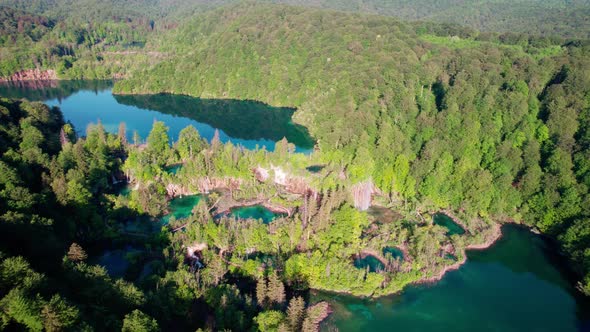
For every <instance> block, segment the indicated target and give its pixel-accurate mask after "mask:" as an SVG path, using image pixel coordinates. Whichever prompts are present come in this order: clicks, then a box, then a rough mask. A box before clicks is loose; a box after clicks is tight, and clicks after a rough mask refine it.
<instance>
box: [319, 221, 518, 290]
mask: <svg viewBox="0 0 590 332" xmlns="http://www.w3.org/2000/svg"><path fill="white" fill-rule="evenodd" d="M505 224H515V225H519V224H517V223H514V222H506V223H494V225H493V226H492V233H491V237H490V238H488V239H486V240H485V241H484V242H483V243H474V244H469V245H467V246H465V248H464V249H463V259H461V260H460V261H457V262H455V263H453V264H451V265H446V266H445V267H443V268H442V269H441V270H440V271H439V272H438V273H437V274H435V275H434V276H431V277H422V278H419V279H417V280H415V281H411V282H408V283H407V284H405V285H403V286H401V288H400V289H399V290H396V291H394V292H390V293H383V294H379V295H375V292H373V293H371V294H370V295H366V296H365V295H355V294H353V293H352V292H350V291H333V290H327V289H321V288H311V287H310V290H313V291H320V292H326V293H332V294H342V295H347V296H353V297H356V298H367V299H378V298H383V297H387V296H392V295H396V294H399V293H401V292H403V290H404V289H405V288H406V287H407V286H408V285H421V284H432V283H436V282H438V281H440V280H441V279H442V278H443V277H444V276H445V275H446V274H447V273H448V272H451V271H455V270H458V269H459V268H460V267H461V266H462V265H463V264H465V263H466V262H467V251H468V250H485V249H488V248H490V247H491V246H493V245H494V244H495V243H496V242H497V241H498V240H500V239H501V238H502V226H503V225H505Z"/></svg>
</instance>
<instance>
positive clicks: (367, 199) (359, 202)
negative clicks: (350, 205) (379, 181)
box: [351, 180, 378, 211]
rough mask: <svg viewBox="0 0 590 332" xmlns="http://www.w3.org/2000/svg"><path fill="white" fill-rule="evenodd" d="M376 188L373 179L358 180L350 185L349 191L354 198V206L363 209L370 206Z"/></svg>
mask: <svg viewBox="0 0 590 332" xmlns="http://www.w3.org/2000/svg"><path fill="white" fill-rule="evenodd" d="M377 192H378V191H377V188H376V187H375V185H374V184H373V180H367V181H363V182H359V183H357V184H355V185H354V186H352V189H351V193H352V197H353V199H354V207H355V208H357V209H359V210H361V211H365V210H367V209H368V208H369V206H371V201H372V199H373V194H376V193H377Z"/></svg>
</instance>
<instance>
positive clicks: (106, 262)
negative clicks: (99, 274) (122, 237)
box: [93, 246, 141, 278]
mask: <svg viewBox="0 0 590 332" xmlns="http://www.w3.org/2000/svg"><path fill="white" fill-rule="evenodd" d="M138 254H141V251H140V250H138V249H136V248H133V247H132V246H126V247H125V248H123V249H112V250H106V251H104V252H103V253H102V254H101V255H100V256H99V257H97V258H96V259H95V261H94V262H93V263H94V264H97V265H101V266H103V267H104V268H105V269H106V270H107V272H108V274H109V275H110V276H111V277H113V278H122V277H124V276H125V272H127V269H128V268H129V266H130V264H131V260H132V257H133V255H138Z"/></svg>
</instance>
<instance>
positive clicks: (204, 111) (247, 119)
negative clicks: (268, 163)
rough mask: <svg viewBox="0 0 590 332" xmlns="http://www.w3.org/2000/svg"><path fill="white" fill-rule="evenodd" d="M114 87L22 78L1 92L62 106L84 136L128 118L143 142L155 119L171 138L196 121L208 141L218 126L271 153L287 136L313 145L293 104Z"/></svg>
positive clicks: (237, 140) (225, 137) (225, 136)
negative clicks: (133, 92) (116, 91)
mask: <svg viewBox="0 0 590 332" xmlns="http://www.w3.org/2000/svg"><path fill="white" fill-rule="evenodd" d="M112 85H113V83H112V82H110V81H51V82H21V83H19V84H2V85H0V96H2V97H9V98H26V99H28V100H31V101H41V102H44V103H46V104H48V105H50V106H58V107H60V109H61V110H62V112H63V114H64V118H65V120H66V121H69V122H71V123H72V124H73V125H74V127H75V128H76V131H77V132H78V134H79V135H84V133H85V131H86V127H87V126H88V125H89V124H91V123H97V122H98V121H100V122H101V123H102V124H103V125H104V127H105V129H106V130H107V131H108V132H111V133H117V132H118V128H119V124H120V123H121V122H124V123H125V124H126V127H127V138H128V140H129V141H130V142H131V141H133V133H134V131H137V133H138V134H139V136H140V138H141V140H142V141H144V140H145V139H146V138H147V136H148V134H149V132H150V130H151V128H152V124H153V122H154V121H155V120H158V121H163V122H164V123H166V125H167V126H168V127H169V128H170V131H169V135H170V138H171V140H172V141H176V140H177V139H178V135H179V133H180V131H181V130H182V129H184V128H185V127H187V126H189V125H192V126H194V127H195V128H196V129H197V130H198V131H199V134H200V135H201V136H202V137H204V138H205V139H207V140H208V141H211V139H212V138H213V135H214V134H215V130H216V129H217V130H219V137H220V139H221V141H222V142H224V143H225V142H227V141H231V142H232V143H233V144H235V145H241V146H243V147H244V148H246V149H251V150H252V149H255V148H256V147H259V148H263V147H264V148H265V149H266V150H268V151H272V150H274V145H275V142H276V141H279V140H281V139H282V138H283V137H286V138H287V140H288V141H289V142H291V143H293V144H295V146H296V151H297V152H303V153H309V152H311V150H312V149H313V146H314V141H313V139H312V138H311V137H310V136H309V134H308V133H307V130H306V129H305V127H302V126H299V125H296V124H293V122H292V121H291V117H292V115H293V113H294V111H295V110H294V109H292V108H284V107H272V106H269V105H266V104H264V103H260V102H256V101H242V100H231V99H200V98H192V97H188V96H180V95H170V94H158V95H141V96H127V95H126V96H121V95H113V94H112V92H111V89H112Z"/></svg>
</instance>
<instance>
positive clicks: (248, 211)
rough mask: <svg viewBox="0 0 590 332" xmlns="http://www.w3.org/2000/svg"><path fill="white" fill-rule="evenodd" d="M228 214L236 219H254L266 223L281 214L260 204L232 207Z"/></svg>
mask: <svg viewBox="0 0 590 332" xmlns="http://www.w3.org/2000/svg"><path fill="white" fill-rule="evenodd" d="M230 216H231V217H234V218H236V219H256V220H262V222H263V223H265V224H268V223H270V222H271V221H273V220H274V219H275V218H277V217H280V216H282V214H279V213H274V212H272V211H270V210H269V209H267V208H265V207H264V206H261V205H254V206H244V207H239V208H235V209H232V210H231V212H230Z"/></svg>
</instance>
